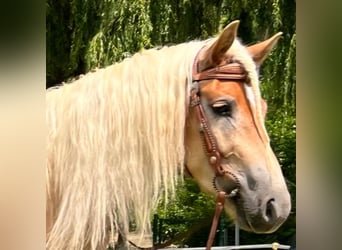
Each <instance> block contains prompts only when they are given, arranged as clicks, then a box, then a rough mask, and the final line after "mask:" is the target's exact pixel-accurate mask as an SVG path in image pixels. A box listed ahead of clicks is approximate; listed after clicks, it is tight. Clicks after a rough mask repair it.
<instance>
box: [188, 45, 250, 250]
mask: <svg viewBox="0 0 342 250" xmlns="http://www.w3.org/2000/svg"><path fill="white" fill-rule="evenodd" d="M202 50H203V48H202V49H201V50H200V51H199V52H198V53H197V55H196V57H195V60H194V64H193V69H192V71H193V72H192V81H193V82H195V83H196V87H194V88H193V89H192V90H191V93H190V107H191V108H194V109H195V111H196V114H197V120H198V122H199V132H200V135H201V138H202V144H203V148H204V151H205V152H206V154H207V157H208V162H209V164H210V166H211V168H212V169H213V171H214V172H215V177H214V179H213V186H214V188H215V190H216V191H217V199H216V208H215V214H214V218H213V221H212V225H211V229H210V234H209V237H208V240H207V245H206V250H210V249H211V246H212V244H213V242H214V239H215V234H216V229H217V225H218V221H219V219H220V215H221V212H222V210H223V207H224V203H225V199H226V198H231V197H234V196H236V195H237V193H238V191H239V189H238V188H239V181H238V179H237V177H236V176H235V175H234V174H233V173H231V172H230V171H229V170H227V169H224V168H223V167H222V164H221V161H222V158H223V156H222V154H221V152H220V151H219V148H218V145H217V141H216V138H215V136H214V135H213V133H212V131H211V129H210V126H209V124H208V119H207V117H206V115H205V112H204V108H203V105H202V103H201V98H200V88H199V86H198V85H199V84H200V82H201V81H204V80H214V79H217V80H240V81H241V80H245V81H247V80H248V78H247V74H246V71H245V70H244V68H243V67H242V65H241V64H239V63H236V62H228V63H227V64H225V65H222V66H218V67H215V68H209V69H206V70H204V71H201V72H198V62H199V55H200V53H201V52H202ZM227 174H228V175H229V176H231V177H232V179H233V181H235V182H236V184H237V185H238V187H237V188H235V189H234V190H232V191H231V192H230V193H229V194H227V193H226V192H225V191H220V190H219V189H218V188H217V187H216V178H217V177H220V176H224V175H227Z"/></svg>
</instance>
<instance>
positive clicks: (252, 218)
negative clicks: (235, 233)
mask: <svg viewBox="0 0 342 250" xmlns="http://www.w3.org/2000/svg"><path fill="white" fill-rule="evenodd" d="M246 199H247V198H244V197H243V195H242V192H238V193H237V194H236V195H235V196H233V197H228V198H227V199H226V211H227V213H228V214H229V215H230V216H231V217H233V219H234V221H236V223H237V224H238V225H239V227H240V228H241V229H243V230H245V231H248V232H253V233H266V234H267V233H273V232H274V231H276V230H277V229H278V228H279V227H280V226H281V224H282V223H283V222H284V221H285V220H286V217H277V218H275V219H274V220H267V219H265V216H264V214H263V213H262V211H261V209H260V208H259V207H253V206H251V205H250V206H248V205H247V204H248V202H247V201H246Z"/></svg>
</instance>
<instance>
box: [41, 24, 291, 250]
mask: <svg viewBox="0 0 342 250" xmlns="http://www.w3.org/2000/svg"><path fill="white" fill-rule="evenodd" d="M238 25H239V21H234V22H231V23H230V24H229V25H227V26H226V27H225V28H224V29H223V31H222V32H221V33H220V34H219V36H217V37H215V38H210V39H208V40H204V41H198V40H196V41H190V42H186V43H182V44H178V45H173V46H164V47H162V48H153V49H148V50H142V51H140V52H138V53H136V54H134V55H133V56H131V57H129V58H126V59H124V60H123V61H122V62H120V63H115V64H113V65H110V66H108V67H105V68H101V69H98V70H96V71H95V72H89V73H87V74H85V75H84V76H83V77H81V78H79V79H77V80H75V81H74V82H72V83H67V84H66V83H64V84H62V85H61V86H59V87H57V88H54V89H53V90H48V91H47V93H46V117H47V118H46V120H47V127H48V136H47V168H46V197H47V199H46V232H47V241H46V247H47V249H53V250H55V249H106V247H107V245H108V238H109V234H110V233H109V232H111V233H119V234H120V236H121V237H122V239H124V241H125V242H127V241H126V236H127V233H128V232H129V225H130V223H131V222H134V224H135V225H136V228H137V230H138V231H140V232H142V234H143V233H144V232H146V231H148V230H150V219H151V213H152V212H153V209H154V208H155V207H156V205H157V203H158V201H159V200H160V198H161V197H164V198H165V199H166V200H168V199H170V197H173V196H174V195H175V187H176V185H177V183H178V182H179V181H180V180H182V179H183V177H184V175H186V173H189V175H190V176H192V178H194V179H195V181H196V182H197V183H198V185H199V186H200V188H201V190H202V191H203V192H207V193H210V194H213V195H216V194H217V193H218V192H224V194H225V196H224V197H225V198H224V210H225V211H226V213H227V214H228V215H229V216H230V217H231V218H232V219H233V220H235V221H236V222H237V223H238V224H239V226H240V228H242V229H244V230H247V231H252V232H255V233H271V232H274V231H275V230H277V229H278V228H279V227H280V226H281V224H282V223H283V222H284V221H285V220H286V218H287V217H288V215H289V212H290V209H291V201H290V195H289V192H288V189H287V186H286V182H285V179H284V176H283V174H282V170H281V167H280V165H279V163H278V160H277V158H276V157H275V154H274V152H273V151H272V149H271V146H270V139H269V136H268V134H267V131H266V128H265V115H266V111H267V104H266V101H265V100H263V99H262V97H261V94H260V88H259V79H258V78H259V76H258V69H259V67H260V66H261V64H262V62H263V61H264V60H265V59H266V58H267V56H268V54H269V53H270V51H271V50H272V48H273V47H274V46H275V44H276V43H277V41H278V39H279V38H280V37H281V35H282V33H281V32H279V33H277V34H275V35H274V36H272V37H270V38H269V39H267V40H265V41H262V42H259V43H256V44H254V45H250V46H245V45H243V44H242V42H241V41H240V40H239V39H238V38H237V29H238ZM126 247H127V245H126Z"/></svg>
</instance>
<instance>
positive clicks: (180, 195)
mask: <svg viewBox="0 0 342 250" xmlns="http://www.w3.org/2000/svg"><path fill="white" fill-rule="evenodd" d="M176 192H177V195H176V197H174V199H172V200H171V201H169V202H168V203H167V204H166V203H165V200H161V202H160V204H159V206H158V209H157V212H156V213H157V214H158V218H159V220H160V222H162V228H161V230H162V239H161V241H165V240H168V239H173V238H174V237H175V236H176V235H178V234H181V233H182V232H186V231H188V230H189V228H191V227H194V226H195V227H196V226H197V225H198V224H202V223H205V224H207V226H210V219H211V217H212V215H213V214H214V208H215V203H214V199H213V197H212V196H209V195H206V194H204V193H202V192H201V191H200V189H199V187H198V185H197V184H196V183H195V182H194V181H193V180H192V179H185V180H184V182H181V183H180V184H179V185H178V186H177V191H176ZM200 228H201V227H200ZM175 243H177V244H180V245H183V244H185V242H184V239H183V238H182V239H180V241H178V242H177V241H176V242H174V244H175Z"/></svg>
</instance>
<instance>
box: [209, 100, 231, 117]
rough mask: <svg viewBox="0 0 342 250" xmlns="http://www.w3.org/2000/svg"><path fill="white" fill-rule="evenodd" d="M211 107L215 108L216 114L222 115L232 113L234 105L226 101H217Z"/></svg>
mask: <svg viewBox="0 0 342 250" xmlns="http://www.w3.org/2000/svg"><path fill="white" fill-rule="evenodd" d="M211 107H212V109H213V110H214V112H215V114H217V115H220V116H231V115H232V106H231V105H230V104H229V103H227V102H225V101H219V102H215V103H214V104H213V105H212V106H211Z"/></svg>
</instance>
